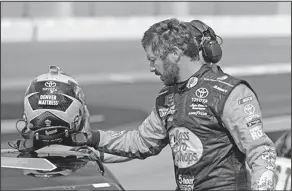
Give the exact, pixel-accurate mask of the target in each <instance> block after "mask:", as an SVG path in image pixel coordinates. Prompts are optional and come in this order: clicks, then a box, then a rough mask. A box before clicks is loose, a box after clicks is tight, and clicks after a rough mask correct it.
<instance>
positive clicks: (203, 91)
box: [196, 88, 209, 98]
mask: <svg viewBox="0 0 292 191" xmlns="http://www.w3.org/2000/svg"><path fill="white" fill-rule="evenodd" d="M208 94H209V91H208V90H207V89H206V88H199V89H197V90H196V96H197V97H198V98H205V97H207V96H208Z"/></svg>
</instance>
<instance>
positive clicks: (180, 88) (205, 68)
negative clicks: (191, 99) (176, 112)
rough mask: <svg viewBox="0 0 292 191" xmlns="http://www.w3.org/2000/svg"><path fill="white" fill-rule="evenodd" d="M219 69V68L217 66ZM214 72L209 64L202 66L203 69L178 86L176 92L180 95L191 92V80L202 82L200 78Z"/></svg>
mask: <svg viewBox="0 0 292 191" xmlns="http://www.w3.org/2000/svg"><path fill="white" fill-rule="evenodd" d="M217 67H219V66H217ZM210 70H212V68H211V67H210V65H209V64H204V65H202V67H201V68H200V69H199V70H198V71H197V72H196V73H194V74H193V75H192V76H191V77H190V78H188V79H187V80H186V81H183V82H180V83H177V84H176V88H175V89H176V90H177V92H178V93H184V92H185V91H187V90H189V89H190V88H188V87H187V84H188V82H189V80H191V78H194V77H195V78H198V80H200V78H201V77H202V76H203V75H204V74H205V73H206V72H208V71H210Z"/></svg>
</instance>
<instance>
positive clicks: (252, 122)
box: [246, 119, 262, 127]
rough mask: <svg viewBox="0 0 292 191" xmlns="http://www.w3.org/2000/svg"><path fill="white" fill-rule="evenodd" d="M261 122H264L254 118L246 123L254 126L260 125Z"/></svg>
mask: <svg viewBox="0 0 292 191" xmlns="http://www.w3.org/2000/svg"><path fill="white" fill-rule="evenodd" d="M259 124H262V120H261V119H254V120H252V121H250V122H248V123H247V124H246V125H247V127H253V126H256V125H259Z"/></svg>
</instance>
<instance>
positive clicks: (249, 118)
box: [245, 113, 261, 122]
mask: <svg viewBox="0 0 292 191" xmlns="http://www.w3.org/2000/svg"><path fill="white" fill-rule="evenodd" d="M260 117H261V116H260V115H259V114H257V113H256V114H253V115H250V116H248V117H246V118H245V120H246V121H247V122H250V121H251V120H253V119H256V118H260Z"/></svg>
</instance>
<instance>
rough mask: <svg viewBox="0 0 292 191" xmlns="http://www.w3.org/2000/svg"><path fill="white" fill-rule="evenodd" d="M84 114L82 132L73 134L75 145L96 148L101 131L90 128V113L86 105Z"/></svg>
mask: <svg viewBox="0 0 292 191" xmlns="http://www.w3.org/2000/svg"><path fill="white" fill-rule="evenodd" d="M84 116H85V119H84V120H85V121H84V127H83V129H82V130H81V132H76V133H73V134H71V138H72V142H73V144H74V146H83V145H87V146H90V147H94V148H95V147H96V146H97V145H98V143H99V132H98V131H94V130H92V129H91V128H90V113H89V111H88V109H87V107H86V106H84Z"/></svg>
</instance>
